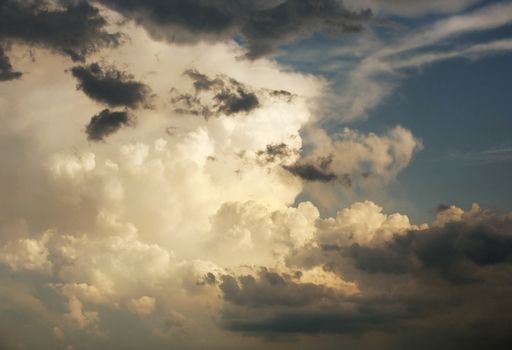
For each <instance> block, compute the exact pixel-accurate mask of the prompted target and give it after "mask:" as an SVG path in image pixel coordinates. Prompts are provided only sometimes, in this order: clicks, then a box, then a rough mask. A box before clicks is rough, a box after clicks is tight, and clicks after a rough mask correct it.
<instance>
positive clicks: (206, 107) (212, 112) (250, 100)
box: [170, 69, 293, 119]
mask: <svg viewBox="0 0 512 350" xmlns="http://www.w3.org/2000/svg"><path fill="white" fill-rule="evenodd" d="M183 74H184V75H186V76H188V77H189V78H190V79H191V80H192V84H193V86H194V90H195V93H194V94H191V93H184V92H181V91H179V90H177V89H175V88H173V89H171V100H170V102H171V105H172V106H173V109H174V111H175V112H177V113H181V114H190V115H196V116H202V117H204V118H205V119H208V118H210V117H219V116H221V115H228V116H231V115H237V114H245V113H248V112H251V111H253V110H255V109H257V108H259V107H260V106H261V102H260V98H261V96H262V95H266V96H269V97H271V98H273V99H282V98H284V99H287V100H289V99H290V98H291V97H292V96H293V95H292V94H291V93H289V92H287V91H283V90H278V91H274V90H267V89H257V90H255V89H252V88H251V87H249V86H247V85H245V84H243V83H241V82H239V81H237V80H235V79H233V78H230V77H227V76H223V75H218V76H215V77H214V78H211V77H209V76H207V75H205V74H202V73H200V72H198V71H197V70H194V69H189V70H187V71H185V72H184V73H183Z"/></svg>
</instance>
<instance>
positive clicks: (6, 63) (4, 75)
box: [0, 46, 22, 81]
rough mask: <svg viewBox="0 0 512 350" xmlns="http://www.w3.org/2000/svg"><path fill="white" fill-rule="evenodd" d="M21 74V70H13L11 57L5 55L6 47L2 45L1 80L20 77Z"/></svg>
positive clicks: (0, 58) (0, 59)
mask: <svg viewBox="0 0 512 350" xmlns="http://www.w3.org/2000/svg"><path fill="white" fill-rule="evenodd" d="M21 75H22V73H21V72H16V71H15V70H13V67H12V65H11V61H10V60H9V57H7V56H6V55H5V52H4V49H3V48H2V47H1V46H0V81H8V80H15V79H19V78H20V77H21Z"/></svg>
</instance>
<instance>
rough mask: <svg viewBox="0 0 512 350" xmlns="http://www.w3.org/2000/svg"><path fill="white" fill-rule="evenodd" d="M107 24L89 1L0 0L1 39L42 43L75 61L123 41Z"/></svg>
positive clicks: (37, 44) (29, 43)
mask: <svg viewBox="0 0 512 350" xmlns="http://www.w3.org/2000/svg"><path fill="white" fill-rule="evenodd" d="M106 25H107V21H106V20H105V18H103V17H102V16H101V14H100V13H99V10H98V9H97V8H96V7H94V6H92V5H91V4H90V3H89V2H87V1H48V0H42V1H20V0H0V42H8V41H14V42H23V43H25V44H28V45H34V46H42V47H45V48H49V49H51V50H54V51H57V52H59V53H62V54H64V55H66V56H69V57H70V58H71V59H72V60H73V61H82V60H84V58H85V57H86V56H87V55H88V54H90V53H92V52H95V51H97V50H98V49H100V48H103V47H113V46H117V45H119V44H120V43H121V35H120V34H118V33H109V32H107V31H105V27H106Z"/></svg>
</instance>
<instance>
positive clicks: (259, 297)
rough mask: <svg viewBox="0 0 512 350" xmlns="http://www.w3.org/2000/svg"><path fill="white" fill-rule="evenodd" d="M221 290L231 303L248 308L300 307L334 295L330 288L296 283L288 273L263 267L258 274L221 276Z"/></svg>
mask: <svg viewBox="0 0 512 350" xmlns="http://www.w3.org/2000/svg"><path fill="white" fill-rule="evenodd" d="M219 287H220V289H221V291H222V292H223V295H224V299H225V300H226V301H228V302H230V303H233V304H237V305H242V306H248V307H255V308H258V307H269V306H278V305H284V306H290V307H299V306H307V305H310V304H314V303H317V302H318V301H319V300H322V299H323V298H333V296H334V292H333V291H332V290H330V289H329V288H326V287H324V286H321V285H315V284H312V283H297V282H295V281H293V279H292V278H291V277H290V276H286V275H282V274H279V273H277V272H274V271H270V270H268V269H265V268H262V269H261V270H260V271H259V272H258V275H257V277H256V278H255V277H253V276H252V275H244V276H240V277H238V278H237V277H234V276H231V275H224V276H222V283H221V284H220V286H219Z"/></svg>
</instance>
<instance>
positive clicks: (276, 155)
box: [256, 143, 298, 163]
mask: <svg viewBox="0 0 512 350" xmlns="http://www.w3.org/2000/svg"><path fill="white" fill-rule="evenodd" d="M297 153H298V150H294V149H291V148H290V147H288V145H287V144H286V143H277V144H270V145H267V147H265V149H264V150H261V151H258V152H256V154H257V155H258V157H260V159H261V160H263V161H264V162H265V163H274V162H276V161H279V162H282V161H283V160H284V159H286V158H288V157H290V156H292V155H294V154H297Z"/></svg>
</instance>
